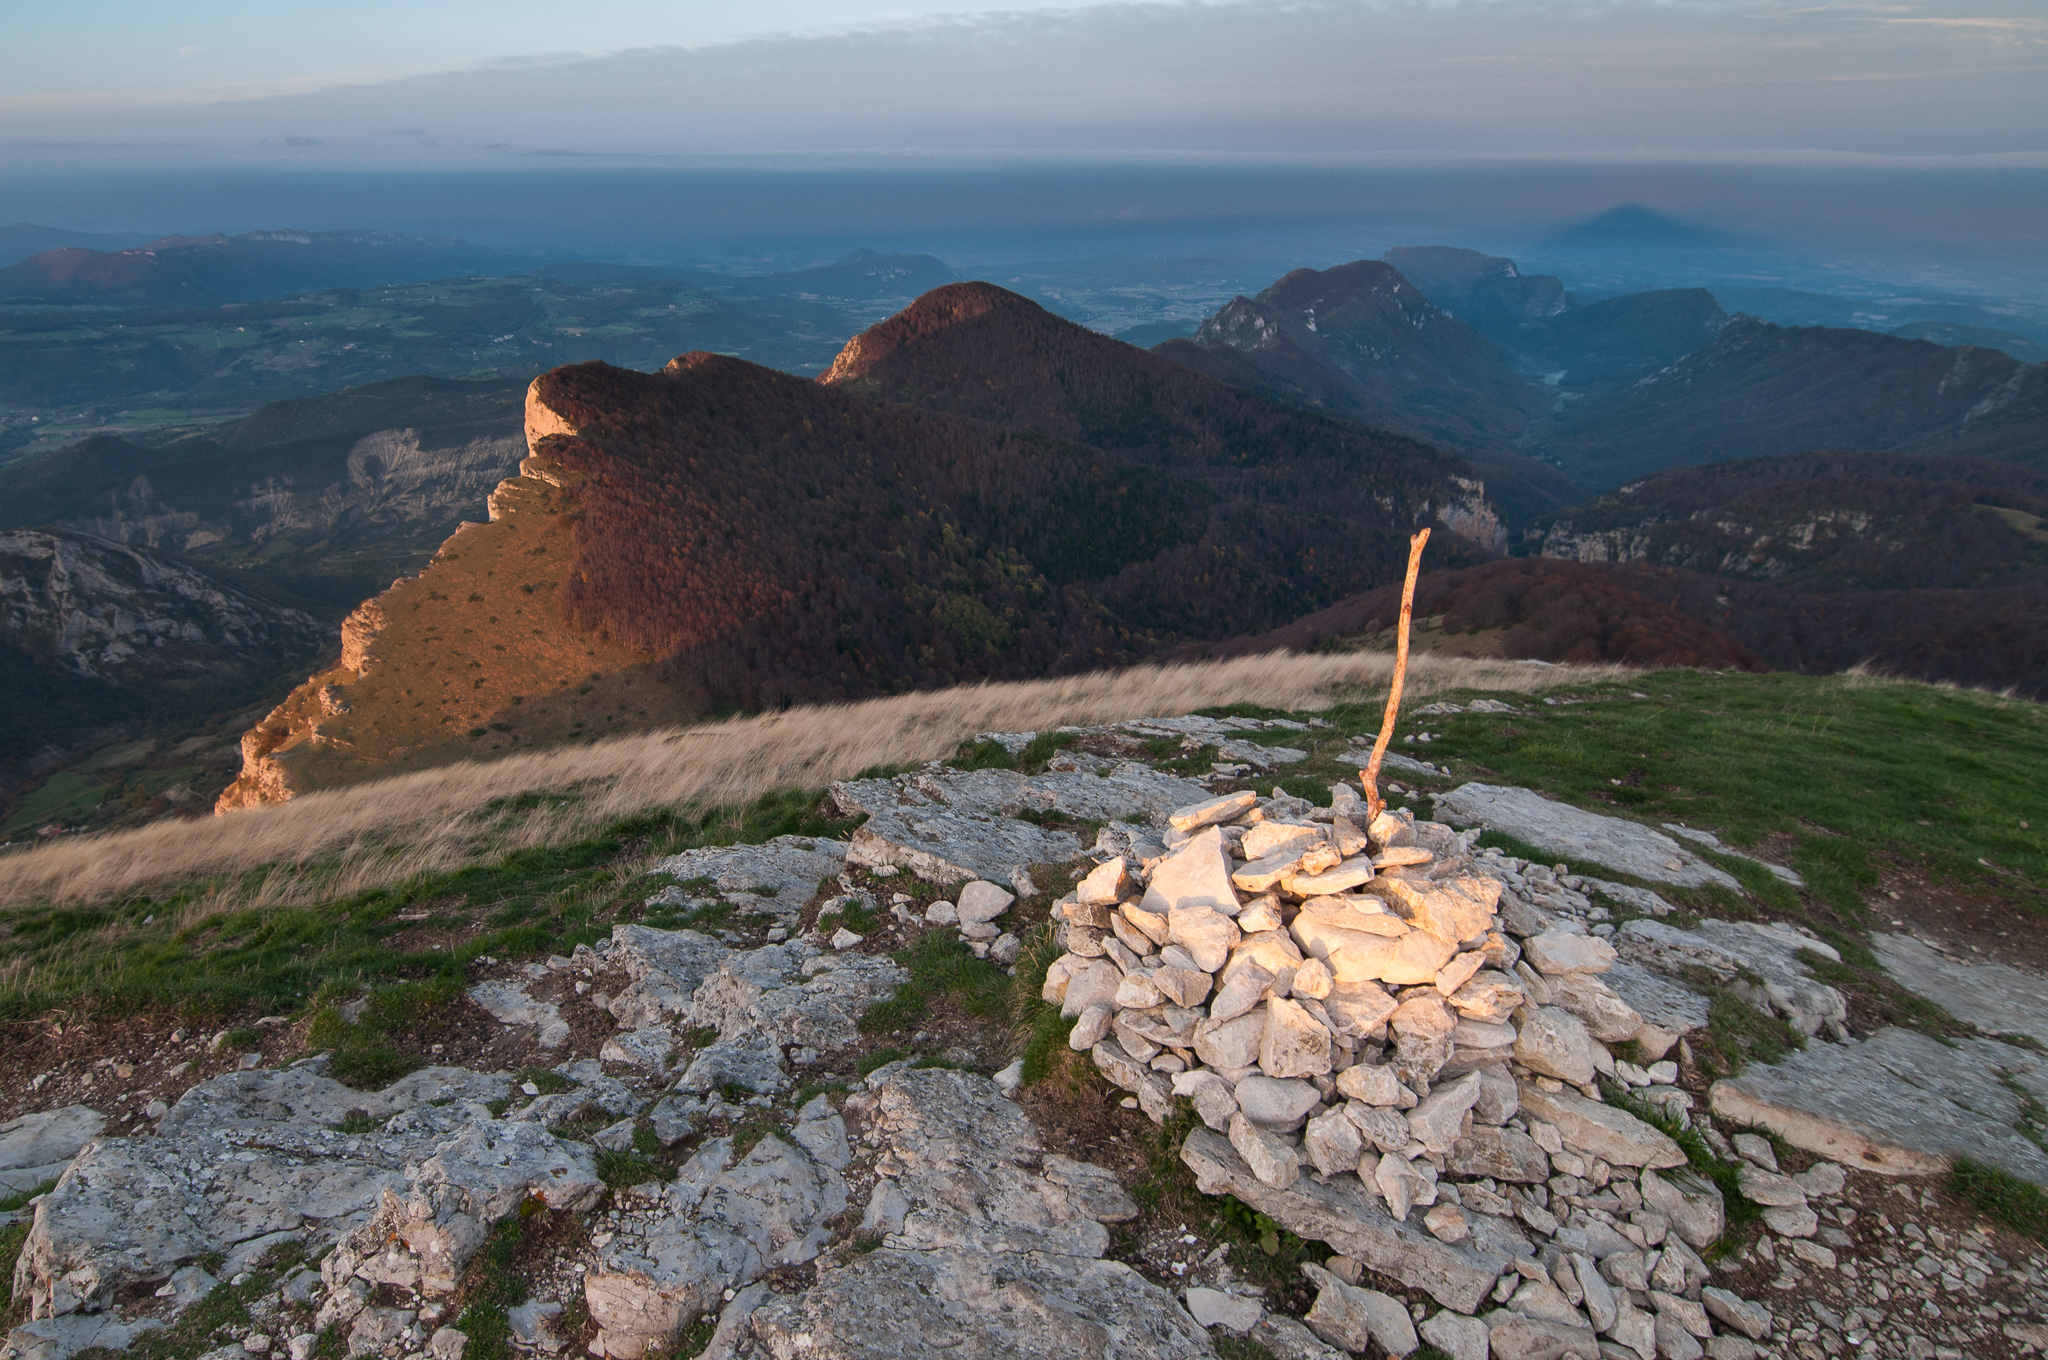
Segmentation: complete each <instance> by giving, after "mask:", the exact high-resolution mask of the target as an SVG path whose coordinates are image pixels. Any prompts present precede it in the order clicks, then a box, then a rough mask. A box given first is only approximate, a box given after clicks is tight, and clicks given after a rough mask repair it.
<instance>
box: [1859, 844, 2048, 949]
mask: <svg viewBox="0 0 2048 1360" xmlns="http://www.w3.org/2000/svg"><path fill="white" fill-rule="evenodd" d="M1865 900H1866V901H1867V902H1868V903H1869V905H1870V912H1871V927H1872V928H1873V929H1875V930H1907V931H1910V932H1911V933H1913V934H1915V935H1918V936H1920V937H1921V938H1922V939H1924V940H1926V941H1928V942H1929V943H1931V944H1935V945H1938V946H1940V947H1941V948H1943V949H1944V950H1946V951H1947V952H1948V953H1951V954H1954V955H1955V956H1956V957H1957V958H1959V959H1961V960H1962V961H1963V962H1965V963H2008V964H2011V965H2012V966H2013V967H2015V968H2024V969H2027V970H2029V971H2031V972H2035V973H2044V974H2048V932H2044V931H2043V930H2042V929H2041V914H2040V913H2039V912H2037V911H2031V910H2029V909H2028V908H2026V907H2023V906H2019V905H2016V904H2015V903H2012V902H2009V901H2001V900H1999V899H1998V898H1996V897H1992V896H1990V895H1988V894H1986V893H1983V892H1971V891H1967V890H1965V889H1962V888H1958V887H1956V886H1955V885H1953V884H1944V883H1941V882H1938V881H1937V880H1935V879H1932V878H1929V877H1928V876H1927V875H1926V874H1925V873H1924V872H1923V871H1921V870H1920V869H1919V868H1917V867H1916V866H1914V865H1911V864H1904V863H1900V862H1899V861H1897V860H1893V861H1891V862H1889V863H1886V864H1884V865H1883V867H1882V868H1881V870H1880V874H1879V879H1878V885H1877V887H1876V888H1875V889H1873V890H1872V891H1871V892H1869V893H1868V894H1867V895H1866V899H1865Z"/></svg>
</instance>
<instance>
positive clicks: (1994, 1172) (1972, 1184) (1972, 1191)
mask: <svg viewBox="0 0 2048 1360" xmlns="http://www.w3.org/2000/svg"><path fill="white" fill-rule="evenodd" d="M1948 1189H1949V1193H1951V1194H1953V1195H1954V1196H1955V1197H1956V1198H1958V1199H1960V1200H1962V1201H1964V1202H1965V1203H1967V1204H1969V1205H1971V1206H1972V1207H1974V1208H1976V1209H1977V1210H1979V1211H1980V1212H1982V1213H1983V1214H1984V1215H1985V1216H1986V1217H1989V1218H1992V1219H1994V1220H1996V1221H1997V1222H2000V1223H2003V1224H2004V1225H2005V1226H2006V1227H2008V1228H2011V1229H2012V1230H2013V1231H2014V1232H2016V1233H2022V1234H2024V1235H2026V1236H2028V1237H2031V1238H2033V1239H2034V1240H2035V1241H2036V1242H2041V1243H2048V1192H2044V1191H2043V1190H2042V1189H2041V1187H2040V1186H2038V1185H2035V1184H2034V1183H2033V1182H2032V1181H2023V1180H2021V1179H2020V1178H2019V1177H2017V1176H2013V1175H2009V1174H2007V1173H2006V1172H2003V1171H2000V1170H1999V1169H1998V1168H1997V1167H1995V1166H1986V1165H1985V1164H1984V1163H1982V1162H1977V1161H1972V1160H1971V1159H1970V1158H1968V1157H1958V1158H1957V1159H1956V1160H1955V1162H1954V1164H1953V1165H1952V1166H1950V1168H1949V1173H1948Z"/></svg>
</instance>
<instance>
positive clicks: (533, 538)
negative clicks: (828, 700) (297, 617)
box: [215, 393, 695, 812]
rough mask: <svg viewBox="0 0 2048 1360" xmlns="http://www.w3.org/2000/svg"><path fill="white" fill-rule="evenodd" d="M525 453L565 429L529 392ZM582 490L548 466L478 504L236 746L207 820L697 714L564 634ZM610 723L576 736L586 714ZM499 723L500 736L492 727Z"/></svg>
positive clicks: (646, 676)
mask: <svg viewBox="0 0 2048 1360" xmlns="http://www.w3.org/2000/svg"><path fill="white" fill-rule="evenodd" d="M526 425H527V432H528V439H529V444H530V445H531V446H533V447H535V448H538V446H539V445H540V443H541V442H542V441H543V440H545V439H547V438H549V437H550V436H559V435H561V434H562V433H563V432H564V431H566V430H568V428H569V427H568V426H567V424H566V423H565V422H564V421H563V419H562V417H561V416H560V415H559V414H557V413H556V412H555V411H554V410H552V409H551V408H550V407H548V406H547V405H546V404H545V403H543V402H541V401H540V400H539V399H538V398H537V397H535V396H534V395H533V394H531V393H529V396H528V401H527V415H526ZM579 481H580V479H579V478H578V477H577V476H575V475H574V474H572V473H570V472H569V471H567V470H566V469H564V468H563V467H562V466H561V465H560V463H559V462H558V461H557V460H555V459H553V458H550V457H548V456H547V455H546V454H545V453H542V452H536V453H530V454H529V455H528V456H527V457H526V458H525V459H523V460H521V462H520V464H519V471H518V475H516V476H514V477H509V478H506V479H505V480H503V481H501V482H499V483H498V485H497V487H496V488H495V489H494V490H493V491H492V492H491V493H490V495H489V496H488V498H487V499H486V504H487V506H488V509H489V515H490V519H489V522H488V523H484V524H475V523H465V524H463V525H462V526H461V527H460V528H458V529H457V530H456V532H455V534H454V535H453V536H452V537H451V538H449V539H448V541H447V542H445V543H444V544H442V545H441V548H440V550H439V551H438V552H436V553H435V555H434V558H433V560H432V561H430V562H429V563H428V564H427V565H426V566H425V567H424V568H422V569H421V571H420V573H419V574H418V575H417V576H411V577H400V578H399V579H398V580H396V581H394V582H393V583H392V584H391V586H390V588H389V589H387V590H385V591H384V592H383V593H382V594H380V595H378V596H376V597H374V598H372V599H369V600H366V601H364V602H363V603H362V604H361V605H360V606H358V607H357V608H356V609H355V610H354V611H353V612H351V613H350V614H349V616H348V617H347V618H346V619H345V620H343V622H342V626H341V655H340V657H339V658H338V659H337V660H336V662H335V664H334V665H333V666H332V667H330V668H329V669H327V670H324V671H321V672H319V673H318V674H315V675H313V676H312V677H310V678H309V679H307V680H306V681H305V682H304V683H302V684H300V685H299V686H298V687H297V688H296V689H294V690H293V691H292V693H291V694H290V695H289V696H287V697H286V699H285V700H284V702H283V703H281V704H279V705H278V706H277V707H276V708H275V709H273V710H272V711H271V712H270V713H269V714H268V715H266V716H265V717H264V719H263V720H262V721H261V722H259V723H258V724H257V725H256V726H254V727H253V728H251V729H250V730H249V731H248V732H246V733H244V734H243V736H242V770H241V773H240V774H239V775H238V776H237V777H236V779H235V781H234V782H233V783H232V784H230V785H229V786H228V788H227V790H226V791H225V792H223V793H222V794H221V796H220V799H219V801H218V802H217V803H216V805H215V811H217V812H232V811H236V810H238V809H242V808H249V807H257V806H262V805H264V804H275V803H282V802H286V801H289V800H290V799H291V798H292V797H293V796H295V795H296V794H299V793H303V792H305V791H306V790H308V789H312V788H321V787H327V786H330V785H333V784H336V783H342V782H347V781H349V780H351V779H355V778H362V777H366V776H370V775H374V774H378V773H388V772H392V771H396V770H402V769H406V768H412V767H416V766H418V765H422V764H432V763H436V762H443V761H447V760H451V759H458V758H460V757H461V756H462V755H466V754H471V753H487V752H489V751H491V750H497V749H503V748H504V747H506V746H516V745H518V744H520V743H522V742H526V743H537V742H542V741H548V740H561V739H563V738H566V737H571V736H581V735H586V734H588V735H595V734H596V732H597V731H603V730H606V728H605V726H604V725H605V724H607V723H609V724H611V726H612V730H617V727H618V725H619V718H620V712H621V710H623V711H624V712H626V713H629V714H631V716H632V717H633V718H634V719H635V720H637V721H636V725H644V724H658V723H660V722H663V721H676V720H680V719H682V718H685V717H688V716H689V715H690V714H691V713H693V712H694V711H695V710H694V708H693V707H692V706H691V705H690V704H689V703H688V702H687V701H686V700H684V699H683V698H682V697H681V696H680V695H678V694H677V693H676V692H675V691H674V689H673V688H672V687H670V686H667V685H663V684H661V683H660V682H659V681H657V680H656V678H655V677H654V675H653V673H652V672H653V667H654V663H655V661H656V660H657V659H658V658H657V657H656V656H655V655H653V654H652V653H650V652H648V651H646V650H644V649H635V648H633V647H630V646H626V645H622V644H621V643H617V642H614V641H613V640H612V639H611V638H610V637H609V636H607V635H605V634H604V633H603V632H602V630H587V629H580V628H577V627H575V626H574V625H573V624H571V623H569V622H568V621H566V620H564V619H563V617H562V613H561V610H560V608H559V606H558V604H557V602H556V600H555V588H556V587H557V586H558V585H559V584H560V582H561V578H562V577H563V575H564V574H566V572H567V571H568V568H569V563H570V560H571V558H572V557H573V552H574V549H573V545H572V543H571V541H570V527H569V525H568V524H567V523H565V522H564V521H563V519H562V518H561V516H562V515H563V514H564V512H565V511H567V510H569V509H571V508H573V506H574V505H575V496H576V488H577V485H578V483H579ZM592 710H595V711H598V712H601V713H604V714H605V716H604V717H602V718H598V719H596V722H597V723H598V724H599V726H598V727H596V729H595V730H594V731H588V732H587V731H586V724H587V723H589V722H590V721H591V719H589V718H588V717H587V716H586V715H587V714H588V713H589V712H590V711H592ZM492 724H495V726H492Z"/></svg>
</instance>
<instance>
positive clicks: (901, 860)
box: [829, 756, 1208, 892]
mask: <svg viewBox="0 0 2048 1360" xmlns="http://www.w3.org/2000/svg"><path fill="white" fill-rule="evenodd" d="M1076 760H1077V761H1079V762H1080V763H1084V764H1087V765H1088V766H1089V769H1087V770H1083V769H1079V768H1076V769H1072V770H1055V771H1051V772H1049V773H1046V774H1041V775H1028V776H1027V775H1022V774H1019V773H1017V772H1016V771H1014V770H965V771H945V772H940V771H932V770H925V771H920V772H918V773H916V774H913V775H901V776H898V777H897V778H895V779H863V780H851V781H846V782H843V783H838V784H834V785H833V786H832V787H831V790H830V792H829V796H830V797H831V799H832V801H833V804H834V806H835V807H837V808H838V809H839V810H840V812H841V813H842V814H844V815H849V816H850V815H853V814H855V813H862V812H864V813H866V814H867V816H868V820H867V821H866V822H865V823H864V824H863V825H862V826H861V827H860V828H859V829H858V830H856V831H855V832H854V834H853V842H852V850H851V853H850V856H849V858H850V859H851V861H852V862H853V863H856V864H895V865H899V866H901V867H904V868H907V869H909V870H911V871H912V872H913V873H915V874H917V875H918V876H919V877H920V878H923V879H926V880H928V881H930V882H935V883H960V882H964V881H967V880H969V879H976V878H981V879H987V880H988V881H990V882H993V883H1007V884H1009V885H1010V886H1011V887H1012V888H1015V889H1017V890H1018V891H1020V892H1022V891H1024V890H1025V885H1024V884H1022V883H1020V882H1018V881H1017V871H1018V870H1020V869H1021V868H1022V867H1023V866H1026V865H1030V864H1062V863H1065V862H1066V861H1068V860H1070V859H1074V858H1076V857H1078V856H1079V855H1080V853H1081V843H1080V842H1079V841H1078V840H1077V839H1076V838H1075V837H1074V836H1073V835H1072V834H1071V833H1070V832H1065V831H1048V830H1046V829H1044V828H1042V827H1040V826H1037V825H1035V824H1034V823H1031V822H1027V821H1022V820H1019V819H1018V817H1017V814H1018V813H1020V812H1060V813H1064V814H1065V815H1067V816H1069V817H1073V818H1075V819H1077V820H1087V821H1100V822H1121V821H1124V820H1125V819H1127V818H1132V817H1138V818H1142V819H1143V820H1144V821H1146V822H1148V823H1150V824H1154V825H1158V824H1163V823H1164V822H1165V820H1166V814H1167V813H1168V812H1170V811H1172V810H1173V809H1174V808H1177V807H1182V806H1185V805H1186V804H1188V803H1191V802H1196V801H1199V800H1200V799H1203V798H1206V797H1207V796H1208V791H1207V790H1206V789H1204V788H1203V787H1202V786H1201V785H1199V784H1195V783H1191V782H1189V781H1188V780H1185V779H1179V778H1176V777H1174V776H1172V775H1166V774H1161V773H1160V772H1159V771H1157V770H1154V769H1153V768H1151V767H1150V766H1148V765H1141V764H1138V763H1136V762H1111V761H1105V760H1102V759H1100V758H1098V757H1092V756H1090V757H1077V758H1076Z"/></svg>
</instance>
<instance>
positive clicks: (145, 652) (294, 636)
mask: <svg viewBox="0 0 2048 1360" xmlns="http://www.w3.org/2000/svg"><path fill="white" fill-rule="evenodd" d="M323 631H324V630H323V629H322V628H321V626H320V624H319V622H318V621H317V620H315V619H314V618H312V617H311V616H310V615H307V614H304V613H301V612H300V611H298V610H296V609H287V608H282V607H280V606H277V605H274V604H270V603H267V602H264V601H261V600H258V599H256V598H254V597H252V596H249V595H245V594H243V593H242V592H240V591H239V590H236V589H234V588H233V587H232V586H230V585H227V584H225V583H223V582H222V581H220V580H217V579H215V577H214V576H212V575H211V574H209V573H206V572H203V571H199V570H195V569H194V568H192V567H191V566H188V565H187V564H185V563H183V562H179V561H176V560H173V559H168V558H162V557H158V556H157V555H156V554H155V553H152V552H148V551H146V550H144V549H141V548H137V547H132V546H130V545H128V544H125V543H113V542H109V541H107V540H105V539H101V538H95V537H93V536H91V535H87V534H79V533H69V532H50V533H45V532H40V531H33V530H9V531H5V532H0V646H8V647H13V648H17V649H19V650H21V651H24V652H26V653H27V654H28V655H30V656H32V657H34V658H36V659H37V660H38V661H40V662H42V663H43V664H46V665H51V666H55V667H56V668H58V669H59V670H62V671H65V672H68V673H70V674H72V675H75V676H78V677H79V678H81V679H86V680H94V681H101V682H105V683H108V684H113V685H125V686H133V687H141V686H153V685H161V684H167V683H168V684H178V683H182V682H187V681H190V682H202V683H203V682H207V681H213V680H219V679H222V678H225V676H226V675H230V674H232V675H244V674H256V673H259V672H261V673H269V672H270V671H271V668H273V667H275V666H276V665H278V664H279V663H280V662H285V661H289V660H290V659H291V658H293V657H303V656H310V655H311V654H313V653H315V652H317V651H318V650H319V649H320V645H321V642H322V640H323V639H322V634H323Z"/></svg>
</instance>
